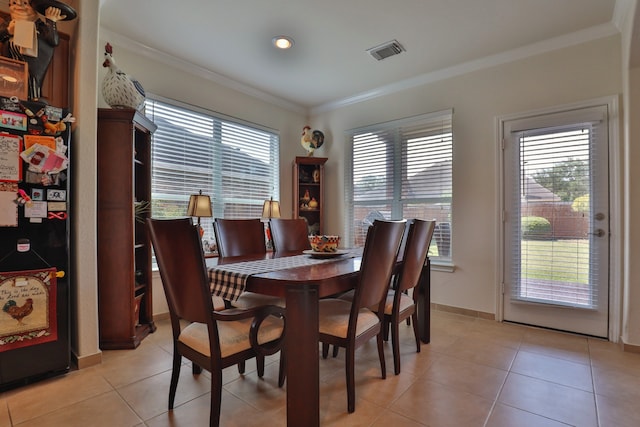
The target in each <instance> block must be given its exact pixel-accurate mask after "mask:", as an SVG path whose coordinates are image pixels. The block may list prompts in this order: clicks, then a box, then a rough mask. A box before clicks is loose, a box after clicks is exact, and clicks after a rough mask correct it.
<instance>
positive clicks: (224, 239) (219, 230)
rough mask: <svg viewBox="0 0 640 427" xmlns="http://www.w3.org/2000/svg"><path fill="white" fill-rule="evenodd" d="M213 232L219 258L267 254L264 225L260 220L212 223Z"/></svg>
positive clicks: (225, 220) (216, 220)
mask: <svg viewBox="0 0 640 427" xmlns="http://www.w3.org/2000/svg"><path fill="white" fill-rule="evenodd" d="M213 232H214V233H215V236H216V243H217V245H218V255H220V256H221V257H233V256H245V255H256V254H264V253H266V252H267V245H266V243H265V238H264V237H265V235H264V224H263V223H262V221H261V220H260V218H252V219H223V218H216V219H215V220H214V221H213Z"/></svg>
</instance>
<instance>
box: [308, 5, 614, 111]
mask: <svg viewBox="0 0 640 427" xmlns="http://www.w3.org/2000/svg"><path fill="white" fill-rule="evenodd" d="M618 1H621V0H618ZM623 1H626V0H623ZM619 33H620V30H619V29H618V28H617V26H616V25H614V24H613V22H610V23H607V24H601V25H597V26H594V27H591V28H588V29H585V30H581V31H576V32H574V33H571V34H566V35H563V36H559V37H555V38H551V39H548V40H544V41H541V42H538V43H533V44H530V45H527V46H523V47H521V48H517V49H512V50H509V51H506V52H502V53H498V54H495V55H490V56H486V57H484V58H479V59H476V60H473V61H469V62H465V63H463V64H459V65H454V66H452V67H447V68H443V69H440V70H436V71H433V72H430V73H426V74H422V75H420V76H416V77H413V78H410V79H406V80H402V81H398V82H395V83H392V84H389V85H385V86H381V87H379V88H376V89H373V90H371V91H367V92H362V93H359V94H356V95H354V96H351V97H348V98H344V99H340V100H337V101H332V102H328V103H326V104H322V105H319V106H317V107H313V108H311V110H310V113H311V115H315V114H320V113H325V112H328V111H331V110H335V109H338V108H342V107H346V106H349V105H353V104H358V103H360V102H364V101H368V100H371V99H375V98H378V97H381V96H386V95H390V94H393V93H396V92H401V91H404V90H407V89H412V88H415V87H417V86H423V85H426V84H430V83H434V82H437V81H440V80H445V79H449V78H451V77H456V76H460V75H463V74H467V73H470V72H473V71H479V70H482V69H486V68H490V67H495V66H497V65H502V64H506V63H509V62H513V61H518V60H520V59H524V58H528V57H531V56H535V55H540V54H543V53H547V52H552V51H554V50H558V49H563V48H566V47H570V46H575V45H579V44H582V43H586V42H590V41H593V40H598V39H602V38H606V37H610V36H613V35H616V34H619Z"/></svg>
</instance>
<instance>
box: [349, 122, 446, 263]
mask: <svg viewBox="0 0 640 427" xmlns="http://www.w3.org/2000/svg"><path fill="white" fill-rule="evenodd" d="M452 114H453V113H452V111H451V110H447V111H441V112H437V113H432V114H426V115H422V116H418V117H412V118H408V119H403V120H397V121H393V122H387V123H382V124H379V125H373V126H368V127H366V128H360V129H355V130H352V131H349V132H348V141H349V144H348V148H347V153H346V154H347V157H348V158H349V159H350V161H349V162H347V170H346V171H345V172H346V173H345V177H346V179H345V185H346V188H345V195H346V206H347V209H346V210H345V215H346V221H345V222H346V224H347V238H348V239H350V241H349V244H350V245H356V246H358V245H362V244H363V243H364V238H365V236H366V232H367V229H368V227H369V226H370V225H371V224H372V223H373V221H374V220H375V219H401V218H420V219H425V220H432V219H435V220H436V221H437V228H436V234H435V235H434V241H433V245H432V249H431V252H430V255H431V256H433V257H436V258H437V259H440V260H450V258H451V252H450V242H451V198H452V195H453V191H452V179H451V174H452V168H451V167H452V157H453V156H452V151H453V136H452V130H451V120H452Z"/></svg>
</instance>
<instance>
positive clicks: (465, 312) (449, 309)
mask: <svg viewBox="0 0 640 427" xmlns="http://www.w3.org/2000/svg"><path fill="white" fill-rule="evenodd" d="M431 310H435V311H442V312H445V313H453V314H460V315H462V316H468V317H477V318H479V319H484V320H496V315H495V314H494V313H485V312H483V311H477V310H469V309H466V308H460V307H453V306H450V305H444V304H436V303H433V302H432V303H431Z"/></svg>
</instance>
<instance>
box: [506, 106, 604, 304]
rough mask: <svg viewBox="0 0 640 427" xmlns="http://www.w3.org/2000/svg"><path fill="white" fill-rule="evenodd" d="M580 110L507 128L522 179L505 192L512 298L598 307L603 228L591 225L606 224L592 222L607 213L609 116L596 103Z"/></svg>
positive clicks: (516, 175)
mask: <svg viewBox="0 0 640 427" xmlns="http://www.w3.org/2000/svg"><path fill="white" fill-rule="evenodd" d="M579 113H580V115H579V116H578V115H576V114H575V113H574V112H572V113H570V114H565V115H561V114H559V115H558V119H559V120H561V121H559V122H558V123H554V124H553V125H552V126H547V127H538V125H539V124H538V123H536V120H535V119H532V120H529V121H528V123H527V121H526V120H523V121H521V122H519V123H518V122H515V123H513V124H512V127H511V129H510V131H511V134H510V135H509V140H510V142H509V143H510V144H514V145H513V148H514V150H513V151H512V152H513V156H514V157H512V159H511V161H512V162H513V166H514V167H513V168H510V169H511V171H512V172H511V173H512V174H513V176H511V177H509V179H511V180H512V181H513V182H518V183H519V185H517V186H512V187H511V188H512V189H513V194H511V195H510V196H509V197H508V199H509V200H510V201H511V202H510V203H511V206H509V207H508V211H509V212H511V218H512V219H513V220H512V221H511V222H510V223H511V226H510V227H511V230H510V236H511V238H510V242H509V243H508V245H507V247H510V248H511V253H510V257H511V260H510V265H511V266H513V267H512V268H511V278H510V281H511V288H512V289H511V294H510V295H511V299H512V300H519V301H529V302H537V303H546V304H553V305H566V306H571V307H580V308H595V307H597V306H598V298H599V295H598V294H599V289H600V286H599V282H600V281H601V279H600V271H599V267H600V265H601V263H600V262H599V261H598V260H599V259H600V258H601V255H605V256H606V247H607V246H606V245H605V244H604V242H606V237H605V236H604V233H606V232H605V231H602V233H603V236H600V235H599V234H598V231H597V230H596V229H592V227H594V225H595V226H596V227H602V229H604V230H606V229H607V227H606V226H605V225H604V224H600V225H597V224H594V222H593V219H594V218H598V217H597V216H596V213H597V212H598V211H602V212H607V210H606V208H603V209H601V208H600V206H599V205H600V204H602V203H606V201H605V200H602V201H601V199H603V195H602V194H601V193H599V191H598V189H599V188H600V187H601V186H600V184H599V183H600V182H601V181H602V179H605V181H606V176H602V174H603V173H604V174H605V175H606V171H607V168H606V165H607V161H608V160H607V158H606V150H604V151H603V150H601V149H599V147H600V146H602V145H603V144H604V145H606V140H605V138H606V121H605V119H606V116H604V114H603V112H602V111H600V110H598V109H595V108H594V109H591V110H588V109H586V110H584V111H579ZM562 121H564V123H562ZM527 124H528V126H527ZM540 124H542V123H540ZM603 132H604V134H603ZM603 135H604V136H603ZM603 152H604V153H605V156H603V157H602V156H601V154H600V153H603ZM596 166H597V167H596ZM605 186H606V183H605ZM604 199H606V196H604ZM601 215H602V216H603V218H604V217H605V216H604V214H601ZM603 237H604V238H603ZM600 251H603V254H600Z"/></svg>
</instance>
